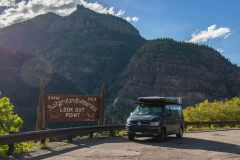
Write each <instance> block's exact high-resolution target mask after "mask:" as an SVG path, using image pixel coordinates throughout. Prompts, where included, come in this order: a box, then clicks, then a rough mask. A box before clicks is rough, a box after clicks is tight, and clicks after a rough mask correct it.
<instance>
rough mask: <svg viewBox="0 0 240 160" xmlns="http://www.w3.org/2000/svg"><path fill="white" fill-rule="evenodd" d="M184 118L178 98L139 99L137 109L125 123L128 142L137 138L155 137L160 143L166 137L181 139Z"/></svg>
mask: <svg viewBox="0 0 240 160" xmlns="http://www.w3.org/2000/svg"><path fill="white" fill-rule="evenodd" d="M183 131H184V118H183V113H182V105H181V98H180V97H139V98H138V101H137V107H136V108H135V110H134V111H133V112H132V113H131V114H130V116H129V117H128V119H127V122H126V133H127V135H128V139H129V140H134V137H135V136H139V137H156V138H157V140H158V141H160V142H162V141H164V140H165V139H166V136H167V135H170V134H176V136H177V137H179V138H181V137H182V136H183Z"/></svg>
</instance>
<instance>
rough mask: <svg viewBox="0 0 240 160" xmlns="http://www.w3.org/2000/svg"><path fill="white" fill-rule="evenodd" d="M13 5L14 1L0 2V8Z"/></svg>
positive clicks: (2, 0) (0, 0) (3, 0)
mask: <svg viewBox="0 0 240 160" xmlns="http://www.w3.org/2000/svg"><path fill="white" fill-rule="evenodd" d="M14 5H15V0H0V7H1V6H4V7H10V6H14Z"/></svg>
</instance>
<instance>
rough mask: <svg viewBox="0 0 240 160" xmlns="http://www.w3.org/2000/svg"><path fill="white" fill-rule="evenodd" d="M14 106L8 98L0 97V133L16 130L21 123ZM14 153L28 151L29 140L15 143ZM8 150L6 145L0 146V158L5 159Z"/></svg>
mask: <svg viewBox="0 0 240 160" xmlns="http://www.w3.org/2000/svg"><path fill="white" fill-rule="evenodd" d="M13 109H14V106H13V105H12V103H11V102H10V100H9V98H6V97H3V98H0V135H5V134H9V132H17V131H19V130H20V128H21V127H22V125H23V120H22V118H21V117H19V116H18V115H17V114H14V112H13ZM14 148H15V149H14V153H15V154H19V153H22V152H29V151H31V148H32V143H31V142H27V143H26V142H23V143H18V144H15V146H14ZM7 151H8V145H1V146H0V159H2V158H3V159H5V158H6V157H5V155H6V153H7Z"/></svg>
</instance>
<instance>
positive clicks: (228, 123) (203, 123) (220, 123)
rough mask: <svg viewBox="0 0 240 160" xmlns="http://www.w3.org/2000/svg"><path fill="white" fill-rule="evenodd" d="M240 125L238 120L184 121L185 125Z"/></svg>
mask: <svg viewBox="0 0 240 160" xmlns="http://www.w3.org/2000/svg"><path fill="white" fill-rule="evenodd" d="M212 124H216V125H240V121H208V122H185V126H191V125H196V126H202V125H212Z"/></svg>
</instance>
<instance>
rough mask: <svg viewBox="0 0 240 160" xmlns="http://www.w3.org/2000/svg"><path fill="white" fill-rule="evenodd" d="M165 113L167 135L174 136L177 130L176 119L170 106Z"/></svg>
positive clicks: (166, 107) (167, 106)
mask: <svg viewBox="0 0 240 160" xmlns="http://www.w3.org/2000/svg"><path fill="white" fill-rule="evenodd" d="M164 112H165V113H164V114H165V117H164V123H165V127H166V131H167V134H172V133H173V132H174V130H175V127H174V117H173V116H172V113H171V108H170V105H166V106H165V109H164Z"/></svg>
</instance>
